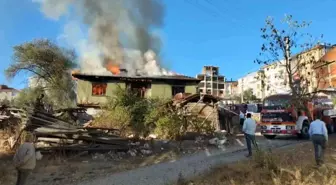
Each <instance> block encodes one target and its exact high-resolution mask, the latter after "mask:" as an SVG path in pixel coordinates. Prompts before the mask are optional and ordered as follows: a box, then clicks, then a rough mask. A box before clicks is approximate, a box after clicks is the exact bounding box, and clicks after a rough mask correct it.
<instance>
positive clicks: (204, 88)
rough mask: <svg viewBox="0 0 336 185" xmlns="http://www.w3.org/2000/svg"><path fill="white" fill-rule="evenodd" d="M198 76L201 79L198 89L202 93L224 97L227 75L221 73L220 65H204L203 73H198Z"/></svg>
mask: <svg viewBox="0 0 336 185" xmlns="http://www.w3.org/2000/svg"><path fill="white" fill-rule="evenodd" d="M196 78H197V79H199V80H201V82H200V83H199V85H198V91H199V92H200V93H201V94H202V93H203V94H211V95H214V96H218V97H224V93H225V77H224V76H223V75H220V74H219V67H216V66H204V67H203V70H202V73H201V74H198V75H197V76H196Z"/></svg>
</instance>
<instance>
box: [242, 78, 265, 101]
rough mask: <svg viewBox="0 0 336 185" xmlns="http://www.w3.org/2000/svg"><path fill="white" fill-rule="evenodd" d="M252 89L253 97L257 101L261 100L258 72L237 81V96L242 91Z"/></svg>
mask: <svg viewBox="0 0 336 185" xmlns="http://www.w3.org/2000/svg"><path fill="white" fill-rule="evenodd" d="M249 89H252V92H253V95H255V96H256V97H257V98H258V99H262V97H263V95H262V83H261V79H260V78H259V71H256V72H252V73H249V74H247V75H246V76H244V77H242V78H239V79H238V91H237V92H238V94H239V95H241V94H242V93H244V91H247V90H249Z"/></svg>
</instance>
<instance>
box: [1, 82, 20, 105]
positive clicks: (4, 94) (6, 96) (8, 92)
mask: <svg viewBox="0 0 336 185" xmlns="http://www.w3.org/2000/svg"><path fill="white" fill-rule="evenodd" d="M19 92H20V91H19V90H17V89H14V88H11V87H8V86H7V85H0V101H3V100H8V101H11V100H13V99H14V98H15V97H16V95H17V94H18V93H19Z"/></svg>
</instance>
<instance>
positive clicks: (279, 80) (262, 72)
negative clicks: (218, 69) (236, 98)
mask: <svg viewBox="0 0 336 185" xmlns="http://www.w3.org/2000/svg"><path fill="white" fill-rule="evenodd" d="M321 60H323V61H329V62H322V63H323V64H324V65H322V67H321V65H320V66H317V65H316V64H317V63H319V62H318V61H321ZM335 60H336V49H335V50H334V51H333V50H330V49H328V47H326V46H324V45H317V46H315V47H313V48H311V49H310V50H307V51H304V52H301V53H298V54H296V55H293V56H292V57H291V59H290V61H291V69H292V71H293V73H292V75H293V76H292V77H291V78H292V79H293V81H294V82H297V81H300V82H299V83H300V85H301V86H304V87H307V88H306V90H305V91H307V92H314V91H316V90H318V89H321V88H326V87H332V79H333V78H334V79H335V85H336V71H335V73H332V71H333V67H334V68H335V70H336V63H335V65H334V66H333V62H331V61H335ZM300 66H301V67H300ZM302 66H304V67H302ZM287 67H288V66H286V63H285V60H281V61H278V62H274V63H272V64H269V65H265V66H262V67H261V68H260V69H259V70H258V71H256V72H252V73H249V74H247V75H246V76H244V77H242V78H240V79H238V86H239V93H240V94H241V93H242V92H244V91H246V90H248V89H252V91H253V94H254V95H255V96H256V97H257V98H259V99H263V98H265V97H267V96H270V95H274V94H287V93H290V92H291V89H290V86H289V76H288V72H287ZM333 75H335V76H333ZM305 83H307V84H305Z"/></svg>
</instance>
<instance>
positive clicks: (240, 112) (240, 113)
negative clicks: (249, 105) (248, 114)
mask: <svg viewBox="0 0 336 185" xmlns="http://www.w3.org/2000/svg"><path fill="white" fill-rule="evenodd" d="M239 121H240V126H241V127H242V126H243V124H244V121H245V115H244V113H243V112H242V111H239Z"/></svg>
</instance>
